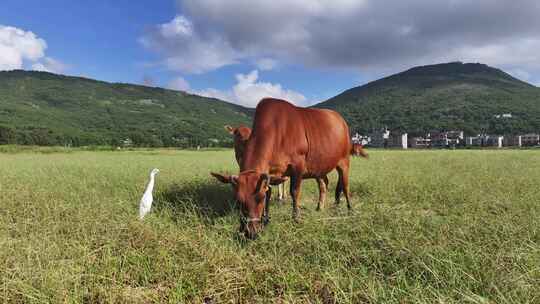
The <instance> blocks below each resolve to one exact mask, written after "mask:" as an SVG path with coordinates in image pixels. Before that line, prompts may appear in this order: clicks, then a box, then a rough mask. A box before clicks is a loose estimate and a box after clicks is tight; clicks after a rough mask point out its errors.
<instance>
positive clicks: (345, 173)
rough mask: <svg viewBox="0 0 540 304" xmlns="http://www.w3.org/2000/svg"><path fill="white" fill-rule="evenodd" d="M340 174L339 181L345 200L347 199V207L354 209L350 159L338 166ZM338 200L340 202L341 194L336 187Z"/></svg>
mask: <svg viewBox="0 0 540 304" xmlns="http://www.w3.org/2000/svg"><path fill="white" fill-rule="evenodd" d="M337 171H338V174H339V182H340V183H341V191H342V192H343V194H345V200H347V208H348V209H349V210H350V209H352V206H351V200H350V196H351V193H350V191H349V159H346V160H344V161H343V162H342V164H340V165H339V166H338V167H337ZM336 202H339V195H338V192H337V189H336Z"/></svg>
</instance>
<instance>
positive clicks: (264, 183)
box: [255, 173, 270, 193]
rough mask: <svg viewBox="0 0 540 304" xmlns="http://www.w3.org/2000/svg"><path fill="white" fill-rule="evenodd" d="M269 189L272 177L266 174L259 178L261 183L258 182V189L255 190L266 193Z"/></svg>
mask: <svg viewBox="0 0 540 304" xmlns="http://www.w3.org/2000/svg"><path fill="white" fill-rule="evenodd" d="M269 187H270V175H268V174H266V173H263V174H261V176H260V177H259V181H258V182H257V188H256V189H255V190H256V192H262V193H266V191H268V188H269Z"/></svg>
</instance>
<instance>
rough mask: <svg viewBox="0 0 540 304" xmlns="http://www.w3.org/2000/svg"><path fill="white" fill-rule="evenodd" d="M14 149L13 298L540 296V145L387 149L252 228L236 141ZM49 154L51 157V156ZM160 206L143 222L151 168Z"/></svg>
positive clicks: (6, 202) (9, 208) (4, 291)
mask: <svg viewBox="0 0 540 304" xmlns="http://www.w3.org/2000/svg"><path fill="white" fill-rule="evenodd" d="M1 151H2V152H4V153H0V176H2V182H1V183H0V193H1V194H0V195H1V197H0V201H1V202H2V207H0V248H1V249H0V261H1V264H0V278H1V279H0V295H1V298H2V301H0V302H2V303H49V302H55V303H56V302H63V303H126V302H128V303H163V302H165V303H269V302H270V303H537V302H538V301H540V289H539V288H538V286H540V225H539V224H538V218H540V205H539V202H540V187H538V185H540V151H539V150H523V151H517V150H506V149H503V150H409V151H402V150H375V149H370V159H369V160H365V159H361V158H353V160H352V169H351V191H352V197H353V201H352V205H353V211H352V212H348V211H347V208H346V204H344V203H342V204H341V205H338V206H335V205H334V202H333V198H332V197H333V191H334V189H335V186H336V175H335V173H332V174H331V175H330V176H329V178H330V190H329V195H328V199H327V203H326V206H325V208H324V209H323V210H322V211H320V212H317V211H315V207H316V197H317V190H316V182H315V181H314V180H307V181H305V183H304V186H303V189H302V198H301V206H302V221H301V223H300V224H295V223H294V222H293V221H292V219H291V211H292V210H291V205H290V201H289V200H287V202H286V203H284V204H279V203H277V202H275V201H274V202H273V203H272V208H271V223H270V225H269V226H268V227H267V229H266V230H265V231H264V232H263V233H262V234H261V236H260V238H259V239H257V240H255V241H246V240H245V239H243V238H242V237H239V236H238V235H237V233H236V230H237V228H238V227H237V226H238V216H237V211H236V210H235V206H234V202H233V201H232V199H231V198H232V194H231V189H230V187H229V186H227V185H222V184H220V183H219V182H217V181H215V180H213V178H212V177H211V176H210V174H209V172H210V171H216V172H231V173H232V172H237V170H238V169H237V165H236V163H235V159H234V155H233V151H232V150H230V149H226V150H222V149H218V150H201V151H196V150H180V151H179V150H173V149H146V150H138V149H137V150H133V151H121V152H116V151H84V150H79V149H68V150H62V149H61V148H59V149H53V148H50V149H45V148H43V150H42V151H39V149H38V150H33V149H27V150H24V149H23V150H17V149H16V147H14V148H12V149H9V148H6V149H4V150H1ZM43 151H45V152H43ZM154 167H156V168H159V169H160V170H161V172H160V173H159V174H158V176H157V180H156V188H155V191H154V206H153V210H152V212H151V213H150V214H149V216H148V217H147V218H145V219H144V220H143V221H140V220H138V218H137V212H138V202H139V199H140V197H141V195H142V193H143V191H144V187H145V184H146V182H147V179H148V174H149V172H150V170H151V169H152V168H154Z"/></svg>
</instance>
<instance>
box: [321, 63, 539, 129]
mask: <svg viewBox="0 0 540 304" xmlns="http://www.w3.org/2000/svg"><path fill="white" fill-rule="evenodd" d="M315 107H322V108H330V109H334V110H337V111H338V112H340V113H341V114H342V115H343V116H344V117H345V118H346V120H347V121H348V122H349V124H350V126H351V130H352V131H354V132H362V133H365V132H368V131H370V130H372V129H378V128H381V127H384V126H388V128H390V129H394V130H402V131H407V132H409V133H411V134H422V133H424V132H426V131H429V130H436V129H439V130H451V129H461V130H464V131H465V132H466V133H467V134H477V133H479V132H488V133H497V134H510V133H522V132H538V131H540V89H539V88H537V87H535V86H532V85H530V84H528V83H525V82H522V81H520V80H518V79H515V78H513V77H512V76H510V75H508V74H506V73H504V72H503V71H501V70H498V69H495V68H492V67H489V66H487V65H483V64H476V63H475V64H472V63H467V64H464V63H461V62H453V63H446V64H437V65H429V66H422V67H415V68H412V69H410V70H407V71H405V72H402V73H399V74H395V75H392V76H389V77H386V78H383V79H380V80H377V81H373V82H371V83H368V84H366V85H363V86H359V87H355V88H352V89H350V90H347V91H345V92H343V93H341V94H339V95H337V96H336V97H333V98H331V99H329V100H327V101H325V102H323V103H320V104H318V105H316V106H315ZM503 113H510V114H511V115H512V117H511V118H502V117H499V118H497V117H496V115H500V114H503Z"/></svg>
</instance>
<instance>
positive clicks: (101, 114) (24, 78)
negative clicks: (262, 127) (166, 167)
mask: <svg viewBox="0 0 540 304" xmlns="http://www.w3.org/2000/svg"><path fill="white" fill-rule="evenodd" d="M251 113H252V110H250V109H246V108H243V107H241V106H237V105H234V104H230V103H227V102H224V101H220V100H217V99H211V98H205V97H200V96H196V95H191V94H187V93H185V92H179V91H172V90H166V89H162V88H152V87H146V86H139V85H131V84H122V83H107V82H102V81H96V80H91V79H86V78H80V77H70V76H62V75H56V74H51V73H46V72H36V71H21V70H17V71H5V72H0V143H19V144H38V145H64V144H72V145H90V144H119V143H120V142H121V141H123V140H125V139H126V138H129V139H131V140H132V141H133V142H134V144H135V145H140V146H163V145H165V146H195V145H203V146H207V145H209V144H213V145H216V144H220V145H221V144H224V142H225V143H230V142H231V138H230V135H229V134H227V133H226V132H225V131H224V129H223V125H225V124H232V125H237V124H241V123H243V124H249V123H250V120H251V118H250V115H251Z"/></svg>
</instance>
